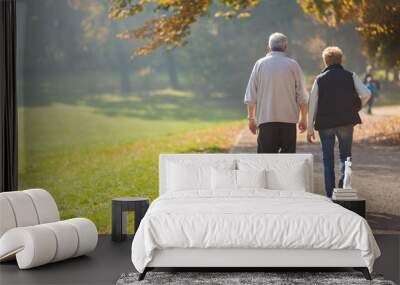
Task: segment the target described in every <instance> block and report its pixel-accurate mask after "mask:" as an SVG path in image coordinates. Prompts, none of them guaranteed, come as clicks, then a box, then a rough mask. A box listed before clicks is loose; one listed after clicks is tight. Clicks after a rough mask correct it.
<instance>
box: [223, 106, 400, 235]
mask: <svg viewBox="0 0 400 285" xmlns="http://www.w3.org/2000/svg"><path fill="white" fill-rule="evenodd" d="M394 117H400V105H399V106H393V107H392V106H391V107H380V108H375V110H374V115H372V116H367V115H362V119H363V122H364V123H363V124H362V125H360V126H358V127H357V128H364V130H365V129H368V128H371V127H374V128H376V126H379V124H380V122H382V124H383V122H384V121H385V120H387V119H388V118H389V119H390V118H394ZM256 145H257V141H256V136H255V135H253V134H252V133H251V132H250V131H249V130H248V128H247V126H246V127H244V128H243V129H242V130H241V131H240V132H239V134H238V136H237V140H236V143H235V145H234V146H233V148H232V149H231V153H255V152H256ZM337 151H338V150H337V148H336V154H335V155H336V157H338V153H337ZM297 152H298V153H312V154H313V155H314V189H316V192H317V193H319V194H324V184H323V164H322V153H321V149H320V143H319V141H317V142H316V143H314V144H308V143H307V142H306V139H305V134H299V135H298V143H297ZM336 169H337V165H336ZM352 184H353V187H354V188H356V189H357V191H358V193H359V195H360V196H362V197H364V198H366V200H367V212H368V221H369V223H370V225H371V227H372V228H373V229H374V232H385V233H388V232H397V233H399V232H400V145H399V144H398V143H397V144H379V143H371V141H365V140H359V141H357V140H356V141H355V142H354V144H353V179H352Z"/></svg>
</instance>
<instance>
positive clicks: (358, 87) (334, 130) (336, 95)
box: [307, 47, 371, 198]
mask: <svg viewBox="0 0 400 285" xmlns="http://www.w3.org/2000/svg"><path fill="white" fill-rule="evenodd" d="M342 57H343V53H342V51H341V49H340V48H338V47H327V48H326V49H325V50H324V51H323V52H322V58H323V60H324V63H325V66H326V68H325V69H324V70H323V71H322V72H321V74H319V75H318V76H317V78H316V79H315V81H314V84H313V87H312V89H311V95H310V100H309V104H308V105H309V106H308V107H309V113H308V127H307V140H308V142H309V143H312V142H313V140H315V134H314V128H315V129H316V130H318V132H319V137H320V140H321V146H322V156H323V162H324V176H325V191H326V195H327V196H328V197H329V198H331V197H332V193H333V188H335V167H334V166H335V161H334V148H335V140H336V138H337V140H338V142H339V156H340V159H339V171H340V176H339V183H338V187H339V188H342V187H343V179H344V169H345V164H344V162H345V161H346V159H347V157H351V147H352V143H353V128H354V126H355V125H357V124H360V123H361V118H360V116H359V114H358V112H359V111H360V110H361V107H362V105H365V104H366V103H367V102H368V100H369V98H370V95H371V92H370V91H369V90H368V88H367V87H366V86H365V85H364V84H363V83H362V82H361V80H360V79H359V78H358V76H357V75H356V74H355V73H354V72H351V71H348V70H346V69H344V68H343V67H342V65H341V64H342Z"/></svg>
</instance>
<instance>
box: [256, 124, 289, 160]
mask: <svg viewBox="0 0 400 285" xmlns="http://www.w3.org/2000/svg"><path fill="white" fill-rule="evenodd" d="M296 136H297V131H296V124H294V123H278V122H272V123H264V124H261V125H259V126H258V137H257V144H258V146H257V152H258V153H295V152H296Z"/></svg>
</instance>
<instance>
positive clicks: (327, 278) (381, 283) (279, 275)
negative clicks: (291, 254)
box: [117, 272, 395, 285]
mask: <svg viewBox="0 0 400 285" xmlns="http://www.w3.org/2000/svg"><path fill="white" fill-rule="evenodd" d="M138 276H139V274H138V273H127V274H122V276H121V277H120V278H119V279H118V281H117V285H136V284H140V285H145V284H157V285H164V284H169V285H185V284H213V285H220V284H221V285H239V284H240V285H247V284H252V285H253V284H266V285H298V284H310V285H311V284H317V285H319V284H321V285H322V284H324V285H358V284H368V285H395V283H393V282H392V281H388V280H384V279H383V277H382V276H380V275H372V277H373V280H372V281H368V280H366V279H365V278H364V276H363V275H362V274H361V273H359V272H148V273H147V275H146V278H145V279H144V280H142V281H138Z"/></svg>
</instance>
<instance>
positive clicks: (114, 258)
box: [0, 235, 400, 285]
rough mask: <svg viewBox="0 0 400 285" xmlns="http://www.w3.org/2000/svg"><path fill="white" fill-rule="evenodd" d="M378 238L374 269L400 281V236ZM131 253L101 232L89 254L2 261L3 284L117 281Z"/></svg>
mask: <svg viewBox="0 0 400 285" xmlns="http://www.w3.org/2000/svg"><path fill="white" fill-rule="evenodd" d="M375 238H376V240H377V242H378V244H379V247H380V249H381V251H382V256H381V257H380V258H379V259H378V260H377V261H376V263H375V268H374V272H375V273H380V274H383V275H384V277H385V278H386V279H389V280H392V281H394V282H395V283H397V284H398V283H399V281H400V235H375ZM130 252H131V240H126V241H124V242H120V243H116V242H112V241H111V237H110V236H108V235H100V236H99V243H98V246H97V248H96V250H95V251H94V252H92V253H91V254H89V255H88V256H82V257H77V258H74V259H70V260H66V261H62V262H58V263H53V264H48V265H45V266H42V267H38V268H34V269H30V270H19V269H18V266H17V264H16V263H15V262H8V263H3V264H0V284H1V285H9V284H10V285H11V284H81V285H82V284H115V283H116V282H117V280H118V278H119V277H120V275H121V274H122V273H124V272H132V271H134V267H133V265H132V263H131V259H130ZM280 271H281V270H280ZM307 271H313V270H307Z"/></svg>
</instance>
